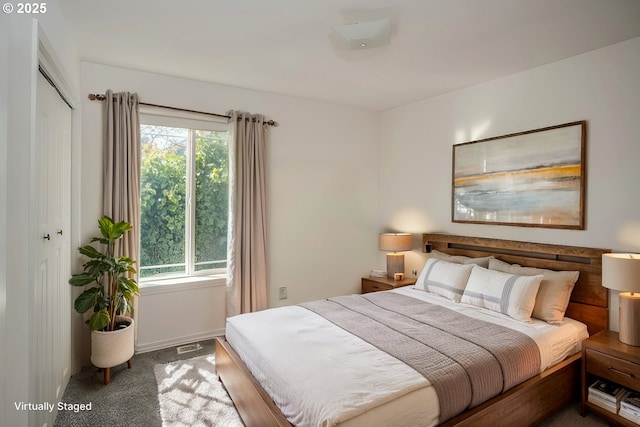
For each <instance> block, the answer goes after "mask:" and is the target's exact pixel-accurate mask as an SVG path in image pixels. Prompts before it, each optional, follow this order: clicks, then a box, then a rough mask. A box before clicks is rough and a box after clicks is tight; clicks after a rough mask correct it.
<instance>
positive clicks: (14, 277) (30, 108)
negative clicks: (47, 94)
mask: <svg viewBox="0 0 640 427" xmlns="http://www.w3.org/2000/svg"><path fill="white" fill-rule="evenodd" d="M3 15H4V14H3ZM39 37H43V39H44V38H46V41H47V43H48V47H49V48H50V49H52V50H51V51H50V53H52V54H54V55H55V57H56V60H57V64H56V65H57V66H59V67H60V70H61V71H62V72H63V73H64V75H65V76H66V77H67V82H66V83H67V84H68V85H69V87H70V88H73V87H75V88H77V87H79V81H78V78H79V75H80V73H79V71H80V70H79V67H80V60H79V57H78V54H77V51H76V48H75V44H74V42H73V40H71V39H70V38H69V37H68V32H67V28H66V24H65V23H64V19H63V18H62V15H61V13H60V11H59V9H58V6H57V3H56V2H55V1H53V2H50V3H48V12H47V13H46V14H43V15H40V16H39V17H38V20H37V21H36V20H34V19H32V17H31V16H27V15H16V14H12V15H6V16H3V17H2V20H1V21H0V39H2V43H0V47H1V48H0V58H1V60H0V75H2V79H1V80H0V86H2V89H0V95H1V96H0V99H1V101H0V123H3V124H6V128H5V127H2V128H1V131H0V152H1V153H0V154H2V157H3V159H6V163H3V162H0V172H1V173H2V176H1V178H0V202H1V203H2V206H3V208H2V211H1V212H0V220H2V224H1V225H0V238H2V241H1V243H0V244H1V245H2V247H3V248H5V249H3V250H2V252H0V256H2V258H3V260H2V261H0V266H3V265H4V266H5V267H7V268H6V270H5V269H2V270H0V273H1V275H0V283H1V284H0V323H2V325H3V327H4V326H5V325H7V326H10V327H6V328H5V329H4V336H3V337H2V336H0V338H3V340H2V348H0V354H1V356H0V372H1V373H2V378H1V381H0V387H1V388H2V392H1V393H0V405H1V406H0V414H1V415H0V424H1V425H16V426H17V425H27V424H28V420H29V413H28V412H26V411H16V410H15V406H14V402H21V401H23V402H28V401H30V399H29V398H30V396H31V395H30V388H31V384H33V379H34V378H35V377H36V376H37V373H36V372H31V371H30V357H31V356H32V352H31V351H30V349H31V348H32V341H31V339H30V337H31V336H32V334H31V333H30V332H31V325H30V319H31V311H30V310H31V307H32V305H33V304H32V303H31V299H30V298H31V296H32V295H31V292H30V290H29V285H30V284H32V283H33V281H32V280H31V279H33V275H34V269H33V266H32V265H30V263H29V262H30V260H31V258H30V255H31V254H32V249H31V246H32V245H31V242H32V239H34V238H35V237H34V236H35V234H34V230H33V229H32V227H31V226H30V225H31V224H30V221H29V219H30V213H31V211H30V207H31V205H30V190H31V188H32V187H31V185H32V170H33V164H32V156H33V152H32V142H33V136H34V124H35V83H36V76H37V74H36V73H37V65H38V61H37V58H38V42H39ZM5 59H6V60H5ZM9 107H10V108H9ZM74 117H76V116H75V115H74ZM5 156H6V157H5ZM5 203H6V204H5ZM5 251H6V252H5ZM9 266H10V267H9ZM5 298H6V306H5V305H4V303H3V302H2V300H4V299H5Z"/></svg>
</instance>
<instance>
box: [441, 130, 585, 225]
mask: <svg viewBox="0 0 640 427" xmlns="http://www.w3.org/2000/svg"><path fill="white" fill-rule="evenodd" d="M585 140H586V121H579V122H573V123H566V124H562V125H557V126H551V127H546V128H542V129H535V130H530V131H526V132H520V133H514V134H510V135H504V136H498V137H493V138H487V139H482V140H479V141H471V142H466V143H463V144H456V145H454V146H453V184H452V198H451V199H452V203H451V219H452V221H453V222H466V223H476V224H500V225H513V226H522V227H545V228H565V229H577V230H583V229H584V205H585V184H586V168H585V143H586V141H585Z"/></svg>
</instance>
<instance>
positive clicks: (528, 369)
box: [300, 292, 540, 422]
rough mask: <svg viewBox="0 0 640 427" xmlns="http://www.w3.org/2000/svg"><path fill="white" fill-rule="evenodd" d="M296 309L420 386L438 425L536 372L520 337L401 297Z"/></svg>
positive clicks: (355, 298) (528, 342)
mask: <svg viewBox="0 0 640 427" xmlns="http://www.w3.org/2000/svg"><path fill="white" fill-rule="evenodd" d="M300 305H301V306H302V307H305V308H307V309H308V310H311V311H313V312H315V313H317V314H319V315H320V316H322V317H324V318H326V319H327V320H329V321H331V322H332V323H334V324H336V325H337V326H339V327H341V328H343V329H345V330H346V331H348V332H350V333H352V334H354V335H356V336H358V337H360V338H361V339H363V340H364V341H367V342H368V343H370V344H372V345H373V346H375V347H377V348H379V349H380V350H382V351H384V352H386V353H388V354H390V355H392V356H394V357H396V358H397V359H399V360H401V361H402V362H404V363H406V364H407V365H409V366H411V367H412V368H413V369H415V370H416V371H418V372H419V373H420V374H422V375H423V376H424V377H425V378H427V379H428V380H429V382H431V384H432V385H433V387H434V389H435V391H436V393H437V395H438V400H439V402H440V422H444V421H446V420H448V419H449V418H452V417H454V416H455V415H457V414H459V413H461V412H463V411H464V410H466V409H468V408H472V407H474V406H477V405H479V404H481V403H482V402H484V401H486V400H488V399H490V398H492V397H494V396H496V395H498V394H500V393H502V392H504V391H506V390H508V389H510V388H511V387H513V386H515V385H517V384H519V383H521V382H523V381H525V380H527V379H529V378H531V377H532V376H534V375H536V374H538V373H539V371H540V352H539V350H538V346H537V345H536V343H535V342H534V341H533V339H531V338H530V337H528V336H527V335H525V334H523V333H521V332H517V331H514V330H512V329H509V328H506V327H503V326H500V325H495V324H493V323H489V322H484V321H481V320H477V319H472V318H469V317H467V316H464V315H462V314H460V313H458V312H456V311H453V310H450V309H447V308H445V307H441V306H439V305H435V304H429V303H427V302H424V301H421V300H418V299H415V298H411V297H408V296H405V295H401V294H397V293H393V292H375V293H369V294H365V295H348V296H342V297H337V298H330V299H328V300H320V301H312V302H309V303H304V304H300Z"/></svg>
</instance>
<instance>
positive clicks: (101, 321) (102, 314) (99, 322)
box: [85, 308, 109, 331]
mask: <svg viewBox="0 0 640 427" xmlns="http://www.w3.org/2000/svg"><path fill="white" fill-rule="evenodd" d="M85 323H86V324H87V325H89V329H91V330H92V331H99V330H100V329H103V328H104V327H105V326H107V325H108V324H109V313H108V312H107V309H106V308H103V309H102V310H100V311H96V312H95V313H93V314H92V315H91V317H90V318H89V319H88V320H87V321H86V322H85Z"/></svg>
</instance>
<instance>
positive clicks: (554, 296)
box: [489, 259, 580, 325]
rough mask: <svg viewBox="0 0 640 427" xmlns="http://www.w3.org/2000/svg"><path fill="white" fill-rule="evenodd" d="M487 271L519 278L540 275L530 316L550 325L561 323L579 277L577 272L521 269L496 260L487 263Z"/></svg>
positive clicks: (515, 265)
mask: <svg viewBox="0 0 640 427" xmlns="http://www.w3.org/2000/svg"><path fill="white" fill-rule="evenodd" d="M489 269H490V270H497V271H502V272H504V273H510V274H517V275H520V276H536V275H538V274H542V281H541V282H540V289H538V295H537V296H536V305H535V306H534V307H533V313H532V316H533V317H535V318H536V319H541V320H544V321H545V322H548V323H551V324H552V325H559V324H561V323H562V320H563V319H564V313H565V311H567V306H568V305H569V299H570V298H571V291H573V287H574V286H575V284H576V281H577V280H578V277H579V275H580V272H579V271H554V270H547V269H544V268H534V267H522V266H521V265H519V264H509V263H506V262H504V261H500V260H498V259H492V260H490V261H489Z"/></svg>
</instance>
